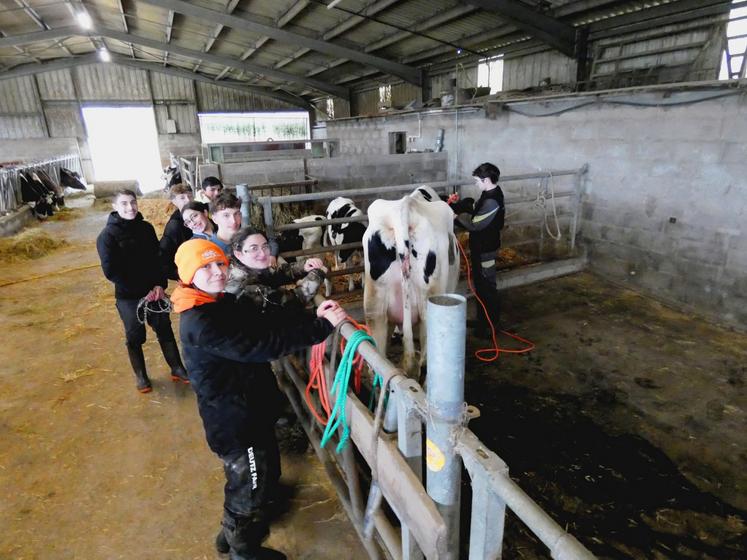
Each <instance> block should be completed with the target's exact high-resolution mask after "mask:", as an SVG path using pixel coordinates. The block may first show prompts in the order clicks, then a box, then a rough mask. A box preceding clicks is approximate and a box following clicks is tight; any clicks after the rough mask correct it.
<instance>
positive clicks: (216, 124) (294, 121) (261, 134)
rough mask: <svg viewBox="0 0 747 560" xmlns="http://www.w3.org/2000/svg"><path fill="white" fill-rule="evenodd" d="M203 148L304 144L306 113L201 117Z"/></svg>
mask: <svg viewBox="0 0 747 560" xmlns="http://www.w3.org/2000/svg"><path fill="white" fill-rule="evenodd" d="M199 118H200V133H201V135H202V143H203V144H230V143H238V142H265V141H267V140H305V139H307V138H308V137H309V114H308V113H307V112H306V111H283V112H277V113H259V112H255V113H200V114H199Z"/></svg>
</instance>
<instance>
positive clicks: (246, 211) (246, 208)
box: [236, 183, 252, 226]
mask: <svg viewBox="0 0 747 560" xmlns="http://www.w3.org/2000/svg"><path fill="white" fill-rule="evenodd" d="M236 196H238V197H239V198H240V199H241V224H242V225H244V226H248V225H251V223H252V213H251V204H252V197H251V195H250V194H249V187H248V186H247V184H246V183H239V184H238V185H236Z"/></svg>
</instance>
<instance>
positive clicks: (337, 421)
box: [322, 330, 376, 453]
mask: <svg viewBox="0 0 747 560" xmlns="http://www.w3.org/2000/svg"><path fill="white" fill-rule="evenodd" d="M364 341H367V342H370V343H371V344H374V345H375V344H376V343H375V342H374V339H373V338H371V337H370V336H369V335H368V333H366V331H363V330H357V331H355V332H354V333H353V334H352V335H351V336H350V338H349V339H348V342H347V344H346V345H345V352H344V353H343V354H342V358H340V365H339V366H338V367H337V372H336V373H335V381H334V383H332V389H330V394H333V395H335V394H336V395H337V398H336V400H335V406H334V407H333V408H332V413H331V414H330V415H329V421H328V422H327V426H326V427H325V428H324V434H322V447H324V446H325V445H327V442H328V441H329V440H330V439H331V438H332V435H333V434H334V433H335V432H336V431H337V429H338V428H339V427H340V425H342V435H341V436H340V443H338V444H337V448H336V449H335V451H336V452H337V453H340V451H342V450H343V449H345V445H346V444H347V442H348V439H349V438H350V426H349V425H348V421H347V417H346V415H345V405H346V404H347V400H348V387H349V385H350V373H351V372H352V370H353V359H354V358H355V353H356V351H357V350H358V346H360V344H361V342H364Z"/></svg>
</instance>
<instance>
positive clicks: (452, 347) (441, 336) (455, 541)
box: [426, 294, 467, 559]
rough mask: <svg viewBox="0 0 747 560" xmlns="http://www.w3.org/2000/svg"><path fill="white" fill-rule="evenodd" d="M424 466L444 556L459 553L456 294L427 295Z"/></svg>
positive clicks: (460, 365)
mask: <svg viewBox="0 0 747 560" xmlns="http://www.w3.org/2000/svg"><path fill="white" fill-rule="evenodd" d="M427 318H428V333H427V336H428V342H427V351H428V375H427V381H426V385H427V391H426V392H427V400H428V419H427V423H426V436H427V440H426V466H427V468H428V473H427V490H428V495H430V496H431V498H433V501H434V502H435V503H436V507H437V508H438V510H439V512H440V513H441V515H442V517H443V518H444V522H445V523H446V527H447V535H448V537H447V539H448V556H447V557H446V558H447V559H455V558H458V557H459V498H460V486H461V475H462V460H461V457H460V456H459V455H458V454H457V453H456V452H455V449H454V448H455V444H456V437H455V433H454V432H455V431H456V430H457V429H459V427H460V426H462V425H463V418H464V353H465V341H466V330H467V300H466V299H465V298H464V297H463V296H460V295H457V294H444V295H440V296H433V297H430V298H428V309H427Z"/></svg>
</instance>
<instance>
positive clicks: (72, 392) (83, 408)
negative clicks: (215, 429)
mask: <svg viewBox="0 0 747 560" xmlns="http://www.w3.org/2000/svg"><path fill="white" fill-rule="evenodd" d="M87 203H88V204H90V201H87ZM78 205H83V206H85V205H86V200H83V201H78ZM106 215H107V208H106V207H103V208H101V207H97V208H96V209H90V208H88V209H83V208H81V209H78V210H75V211H74V215H73V216H72V217H74V218H76V219H72V220H66V221H56V222H50V223H47V224H45V225H44V229H45V230H46V231H47V232H49V233H50V234H52V235H57V236H61V237H64V238H65V239H67V240H68V241H69V243H70V245H69V246H67V247H65V248H63V249H60V250H57V251H56V252H54V253H52V254H50V255H48V256H46V257H43V258H41V259H38V260H33V261H27V262H22V263H15V264H12V265H8V264H3V265H2V266H1V267H0V285H3V284H6V285H4V286H2V287H0V321H1V322H2V325H3V327H4V328H3V333H4V334H3V337H2V340H3V351H2V357H1V358H0V432H1V433H2V445H1V446H0V558H2V559H3V560H6V559H7V560H31V559H39V560H42V559H43V560H50V559H54V560H61V559H73V558H74V559H86V560H93V559H107V560H110V559H115V558H125V559H130V558H132V559H135V558H136V559H138V560H140V559H174V560H185V559H213V558H220V556H219V555H218V554H217V553H216V552H215V550H214V548H213V538H214V536H215V533H216V530H217V529H218V523H219V519H220V516H221V506H222V495H223V472H222V467H221V463H220V462H219V460H218V459H217V458H216V457H215V456H214V455H213V454H212V453H211V452H210V451H209V449H208V448H207V445H206V443H205V437H204V433H203V429H202V424H201V422H200V419H199V416H198V414H197V408H196V404H195V398H194V395H193V393H192V391H191V389H190V388H189V387H188V386H183V385H175V384H174V383H172V382H171V381H170V379H169V376H168V369H167V367H166V364H165V363H164V361H163V358H162V356H161V354H160V351H159V348H158V344H157V342H156V340H155V336H153V333H152V331H149V332H148V342H147V343H146V346H145V354H146V361H147V363H148V367H149V373H150V376H151V378H152V380H153V385H154V389H153V392H152V393H150V394H147V395H140V394H139V393H137V392H136V391H135V387H134V381H133V377H132V373H131V370H130V366H129V363H128V361H127V355H126V352H125V349H124V345H123V335H122V325H121V322H120V320H119V318H118V316H117V314H116V310H115V308H114V299H113V290H112V287H111V284H109V283H108V282H107V281H106V280H105V279H104V278H103V276H102V274H101V270H100V269H99V268H98V266H94V267H90V268H82V269H80V270H71V271H69V272H67V273H65V274H52V273H54V272H56V271H59V270H61V269H76V268H79V267H85V266H86V265H91V264H93V265H97V264H98V259H97V256H96V250H95V243H94V242H95V236H96V235H97V234H98V232H99V231H100V229H101V228H102V227H103V224H104V223H105V220H106ZM32 277H37V278H36V279H34V280H32V281H25V282H19V283H15V284H9V285H8V283H9V282H13V281H15V280H22V279H27V278H32ZM172 321H173V323H174V328H175V331H176V329H177V328H178V319H177V318H176V316H173V317H172ZM283 480H284V481H285V482H286V483H287V484H289V485H291V486H292V487H293V488H294V492H295V494H294V495H293V497H292V498H291V502H290V505H291V511H290V512H289V513H286V514H284V515H282V516H281V517H279V518H278V519H277V521H276V522H275V523H274V524H273V530H272V534H271V536H270V538H269V541H268V544H269V545H271V546H275V547H277V548H278V549H281V550H283V551H285V552H286V553H288V555H289V557H290V558H293V559H308V560H312V559H320V560H321V559H327V558H339V559H352V558H364V557H365V554H364V552H363V549H362V547H361V546H360V544H359V543H358V540H357V538H356V536H355V532H354V531H353V529H352V527H351V526H350V525H349V523H348V521H347V518H346V516H345V514H344V512H343V510H342V508H341V506H340V505H339V503H338V502H337V500H336V497H335V494H334V491H333V489H332V488H331V486H330V485H329V484H328V482H327V479H326V477H325V475H324V469H323V468H322V467H321V465H320V464H319V462H318V461H317V459H316V457H315V455H314V454H313V452H298V451H297V450H296V452H295V453H289V454H285V455H284V457H283ZM224 558H225V557H224Z"/></svg>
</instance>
